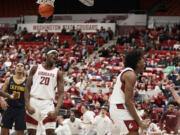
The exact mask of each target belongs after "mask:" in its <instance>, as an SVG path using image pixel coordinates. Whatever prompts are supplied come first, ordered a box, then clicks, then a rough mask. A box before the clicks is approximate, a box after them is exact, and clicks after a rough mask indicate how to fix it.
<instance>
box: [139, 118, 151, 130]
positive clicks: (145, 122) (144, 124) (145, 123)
mask: <svg viewBox="0 0 180 135" xmlns="http://www.w3.org/2000/svg"><path fill="white" fill-rule="evenodd" d="M149 124H150V120H143V121H141V122H140V124H139V127H140V128H142V129H147V128H148V127H149Z"/></svg>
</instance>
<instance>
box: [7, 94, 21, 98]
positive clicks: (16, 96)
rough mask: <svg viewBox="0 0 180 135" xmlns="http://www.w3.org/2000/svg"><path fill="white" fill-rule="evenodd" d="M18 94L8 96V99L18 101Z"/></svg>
mask: <svg viewBox="0 0 180 135" xmlns="http://www.w3.org/2000/svg"><path fill="white" fill-rule="evenodd" d="M18 96H19V94H18V93H13V94H12V95H10V96H9V98H10V99H18Z"/></svg>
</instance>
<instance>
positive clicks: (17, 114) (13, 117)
mask: <svg viewBox="0 0 180 135" xmlns="http://www.w3.org/2000/svg"><path fill="white" fill-rule="evenodd" d="M25 114H26V111H25V109H24V108H23V109H22V108H12V107H8V108H7V110H6V111H5V112H4V114H3V117H2V128H8V129H12V126H13V123H15V130H25V129H26V123H25V121H24V116H25Z"/></svg>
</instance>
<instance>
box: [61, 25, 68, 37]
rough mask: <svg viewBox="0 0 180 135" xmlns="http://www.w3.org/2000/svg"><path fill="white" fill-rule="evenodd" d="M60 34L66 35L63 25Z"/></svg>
mask: <svg viewBox="0 0 180 135" xmlns="http://www.w3.org/2000/svg"><path fill="white" fill-rule="evenodd" d="M61 34H62V35H66V34H67V32H66V28H65V26H63V28H62V30H61Z"/></svg>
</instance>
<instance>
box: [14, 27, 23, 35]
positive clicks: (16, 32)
mask: <svg viewBox="0 0 180 135" xmlns="http://www.w3.org/2000/svg"><path fill="white" fill-rule="evenodd" d="M21 33H22V27H18V29H17V30H16V31H15V34H17V35H18V34H21Z"/></svg>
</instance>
